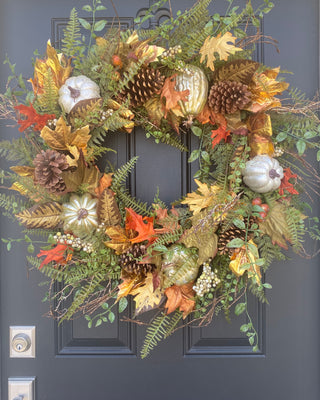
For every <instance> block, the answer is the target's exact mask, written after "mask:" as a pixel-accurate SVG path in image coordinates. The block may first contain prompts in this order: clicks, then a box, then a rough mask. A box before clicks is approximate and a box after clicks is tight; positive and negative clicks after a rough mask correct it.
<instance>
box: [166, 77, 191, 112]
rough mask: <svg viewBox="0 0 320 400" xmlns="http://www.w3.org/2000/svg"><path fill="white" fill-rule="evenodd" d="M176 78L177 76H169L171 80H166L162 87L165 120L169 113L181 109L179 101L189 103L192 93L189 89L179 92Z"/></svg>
mask: <svg viewBox="0 0 320 400" xmlns="http://www.w3.org/2000/svg"><path fill="white" fill-rule="evenodd" d="M176 76H177V74H174V75H172V76H169V78H167V79H166V80H165V82H164V85H163V87H162V91H161V99H163V97H164V98H165V104H164V105H163V107H164V111H165V114H164V117H165V118H167V114H168V111H172V110H177V109H178V110H180V109H181V107H180V105H179V101H188V96H189V93H190V91H189V89H187V90H183V91H182V92H178V91H176V89H175V86H176Z"/></svg>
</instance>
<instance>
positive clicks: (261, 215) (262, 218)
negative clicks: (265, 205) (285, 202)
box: [259, 212, 267, 221]
mask: <svg viewBox="0 0 320 400" xmlns="http://www.w3.org/2000/svg"><path fill="white" fill-rule="evenodd" d="M259 215H260V218H259V221H262V220H264V219H265V217H266V216H267V213H265V212H261V213H259Z"/></svg>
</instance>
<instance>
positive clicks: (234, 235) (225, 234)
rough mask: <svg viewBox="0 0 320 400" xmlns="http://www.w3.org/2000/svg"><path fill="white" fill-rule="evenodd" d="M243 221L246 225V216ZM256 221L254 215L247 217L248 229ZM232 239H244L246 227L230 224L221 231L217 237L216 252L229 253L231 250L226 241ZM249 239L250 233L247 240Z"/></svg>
mask: <svg viewBox="0 0 320 400" xmlns="http://www.w3.org/2000/svg"><path fill="white" fill-rule="evenodd" d="M243 222H244V223H245V225H246V226H247V224H248V218H244V219H243ZM255 222H256V218H255V217H250V219H249V229H250V227H251V225H252V224H253V223H255ZM233 239H242V240H245V239H246V229H240V228H237V227H236V226H235V225H232V226H231V227H230V228H229V229H227V230H225V231H222V232H221V233H220V234H219V239H218V253H219V254H229V253H231V252H232V250H233V249H232V248H229V247H227V245H228V243H229V242H231V240H233ZM249 239H251V235H250V234H248V237H247V240H249Z"/></svg>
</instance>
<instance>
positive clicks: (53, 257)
mask: <svg viewBox="0 0 320 400" xmlns="http://www.w3.org/2000/svg"><path fill="white" fill-rule="evenodd" d="M67 248H68V246H67V245H66V244H58V245H57V246H56V247H54V248H53V249H51V250H40V253H39V254H38V255H37V257H42V256H46V258H45V259H44V260H43V261H42V263H41V264H40V267H39V269H41V268H42V267H43V266H44V265H47V264H49V263H50V262H51V261H54V262H55V263H57V264H60V265H65V264H66V263H67V260H66V259H65V258H64V253H65V251H66V250H67Z"/></svg>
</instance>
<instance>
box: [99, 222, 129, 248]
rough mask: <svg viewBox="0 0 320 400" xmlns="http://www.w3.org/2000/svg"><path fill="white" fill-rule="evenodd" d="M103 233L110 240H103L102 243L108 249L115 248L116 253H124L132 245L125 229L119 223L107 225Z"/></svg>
mask: <svg viewBox="0 0 320 400" xmlns="http://www.w3.org/2000/svg"><path fill="white" fill-rule="evenodd" d="M105 233H106V235H108V236H109V238H110V239H111V241H109V242H104V244H105V245H106V246H107V247H109V248H110V249H113V250H115V252H116V254H118V255H120V254H122V253H124V252H125V251H126V250H128V249H129V248H130V247H131V246H132V244H131V242H130V238H129V237H128V236H127V231H126V230H125V229H124V228H122V227H121V226H120V225H117V226H109V227H107V228H106V231H105Z"/></svg>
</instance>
